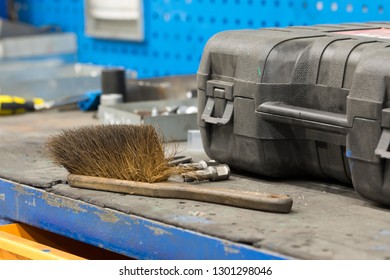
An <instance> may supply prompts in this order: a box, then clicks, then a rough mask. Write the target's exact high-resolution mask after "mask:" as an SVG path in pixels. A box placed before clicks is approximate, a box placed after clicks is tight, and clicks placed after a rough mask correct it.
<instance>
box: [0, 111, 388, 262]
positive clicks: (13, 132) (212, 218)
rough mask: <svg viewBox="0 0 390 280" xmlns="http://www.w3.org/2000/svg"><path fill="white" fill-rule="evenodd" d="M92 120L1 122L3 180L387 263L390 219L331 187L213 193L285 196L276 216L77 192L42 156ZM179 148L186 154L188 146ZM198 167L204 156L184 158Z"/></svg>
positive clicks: (251, 183)
mask: <svg viewBox="0 0 390 280" xmlns="http://www.w3.org/2000/svg"><path fill="white" fill-rule="evenodd" d="M97 123H98V120H96V119H94V118H93V115H92V114H89V113H82V112H56V111H52V112H44V113H37V114H35V113H33V114H28V115H27V114H26V115H20V116H13V117H5V118H0V177H2V178H11V179H12V180H14V181H17V182H22V183H26V184H29V185H34V186H37V187H45V188H46V190H47V191H49V192H54V193H56V194H60V195H64V196H67V197H70V198H75V199H78V200H83V201H86V202H89V203H91V204H95V205H98V206H102V207H107V208H111V209H116V210H118V211H122V212H124V213H131V214H135V215H139V216H141V217H145V218H150V219H154V220H157V221H161V222H164V223H167V224H171V225H175V226H178V227H182V228H186V229H190V230H194V231H197V232H201V233H205V234H208V235H211V236H216V237H220V238H225V239H228V240H232V241H236V242H241V243H245V244H250V245H252V246H254V247H259V248H264V249H267V250H271V251H275V252H279V253H282V254H285V255H287V256H291V257H294V258H302V259H390V223H389V221H390V211H389V209H386V208H383V207H381V206H379V205H376V204H374V203H372V202H369V201H367V200H364V199H362V198H360V197H359V196H358V195H357V194H356V193H355V192H354V191H353V190H352V189H350V188H347V187H345V186H342V185H337V184H334V183H329V182H323V181H322V182H321V181H311V180H310V181H309V180H304V179H302V180H299V179H294V180H269V179H266V178H261V177H257V178H254V177H247V176H246V175H242V174H240V175H239V174H234V175H233V176H232V177H231V179H230V180H229V181H224V182H214V183H212V184H213V185H215V186H216V187H225V188H229V189H234V190H237V191H239V190H241V189H245V190H253V191H259V192H274V193H279V194H287V195H289V196H291V198H292V199H293V200H294V204H293V207H292V212H291V213H289V214H275V213H267V212H261V211H255V210H247V209H240V208H236V207H229V206H223V205H217V204H213V203H205V202H197V201H190V200H179V199H161V198H150V197H142V196H134V195H123V194H117V193H109V192H104V191H95V190H87V189H76V188H72V187H70V186H68V185H67V184H64V182H65V178H66V175H67V172H66V171H65V170H63V169H62V168H60V167H57V166H54V165H53V164H52V163H51V162H50V161H49V160H48V159H47V158H46V157H45V155H44V154H43V153H42V149H41V148H42V144H43V142H44V141H45V139H46V137H47V136H48V135H50V134H51V133H55V132H56V131H59V130H60V129H62V128H68V127H74V126H79V125H89V124H97ZM182 147H185V145H184V146H183V145H182ZM182 153H183V154H187V155H190V156H192V157H193V158H194V159H196V160H198V159H200V158H202V157H205V155H203V154H202V153H191V152H189V151H186V150H185V149H184V150H183V152H182Z"/></svg>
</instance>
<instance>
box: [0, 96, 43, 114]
mask: <svg viewBox="0 0 390 280" xmlns="http://www.w3.org/2000/svg"><path fill="white" fill-rule="evenodd" d="M44 103H45V101H44V100H43V99H42V98H33V99H31V100H26V99H25V98H22V97H18V96H11V95H0V115H13V114H20V113H25V112H31V111H35V110H36V109H37V107H38V106H40V105H43V104H44Z"/></svg>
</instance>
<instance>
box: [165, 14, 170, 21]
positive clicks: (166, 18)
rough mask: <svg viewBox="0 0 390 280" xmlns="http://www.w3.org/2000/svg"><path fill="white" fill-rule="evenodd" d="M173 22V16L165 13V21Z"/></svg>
mask: <svg viewBox="0 0 390 280" xmlns="http://www.w3.org/2000/svg"><path fill="white" fill-rule="evenodd" d="M170 20H171V14H170V13H165V14H164V21H165V22H169V21H170Z"/></svg>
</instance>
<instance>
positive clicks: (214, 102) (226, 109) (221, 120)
mask: <svg viewBox="0 0 390 280" xmlns="http://www.w3.org/2000/svg"><path fill="white" fill-rule="evenodd" d="M206 96H207V101H206V106H205V108H204V111H203V114H202V115H201V119H202V120H203V121H205V122H207V123H211V124H222V125H224V124H227V123H228V122H229V121H230V119H231V118H232V115H233V83H230V82H225V81H218V80H210V81H208V82H207V87H206ZM221 106H223V113H222V115H221V116H215V115H214V114H215V113H216V112H215V111H216V108H217V107H221ZM218 111H219V110H218Z"/></svg>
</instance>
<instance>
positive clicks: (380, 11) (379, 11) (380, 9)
mask: <svg viewBox="0 0 390 280" xmlns="http://www.w3.org/2000/svg"><path fill="white" fill-rule="evenodd" d="M384 12H385V9H384V8H383V6H379V7H378V13H379V14H383V13H384Z"/></svg>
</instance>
